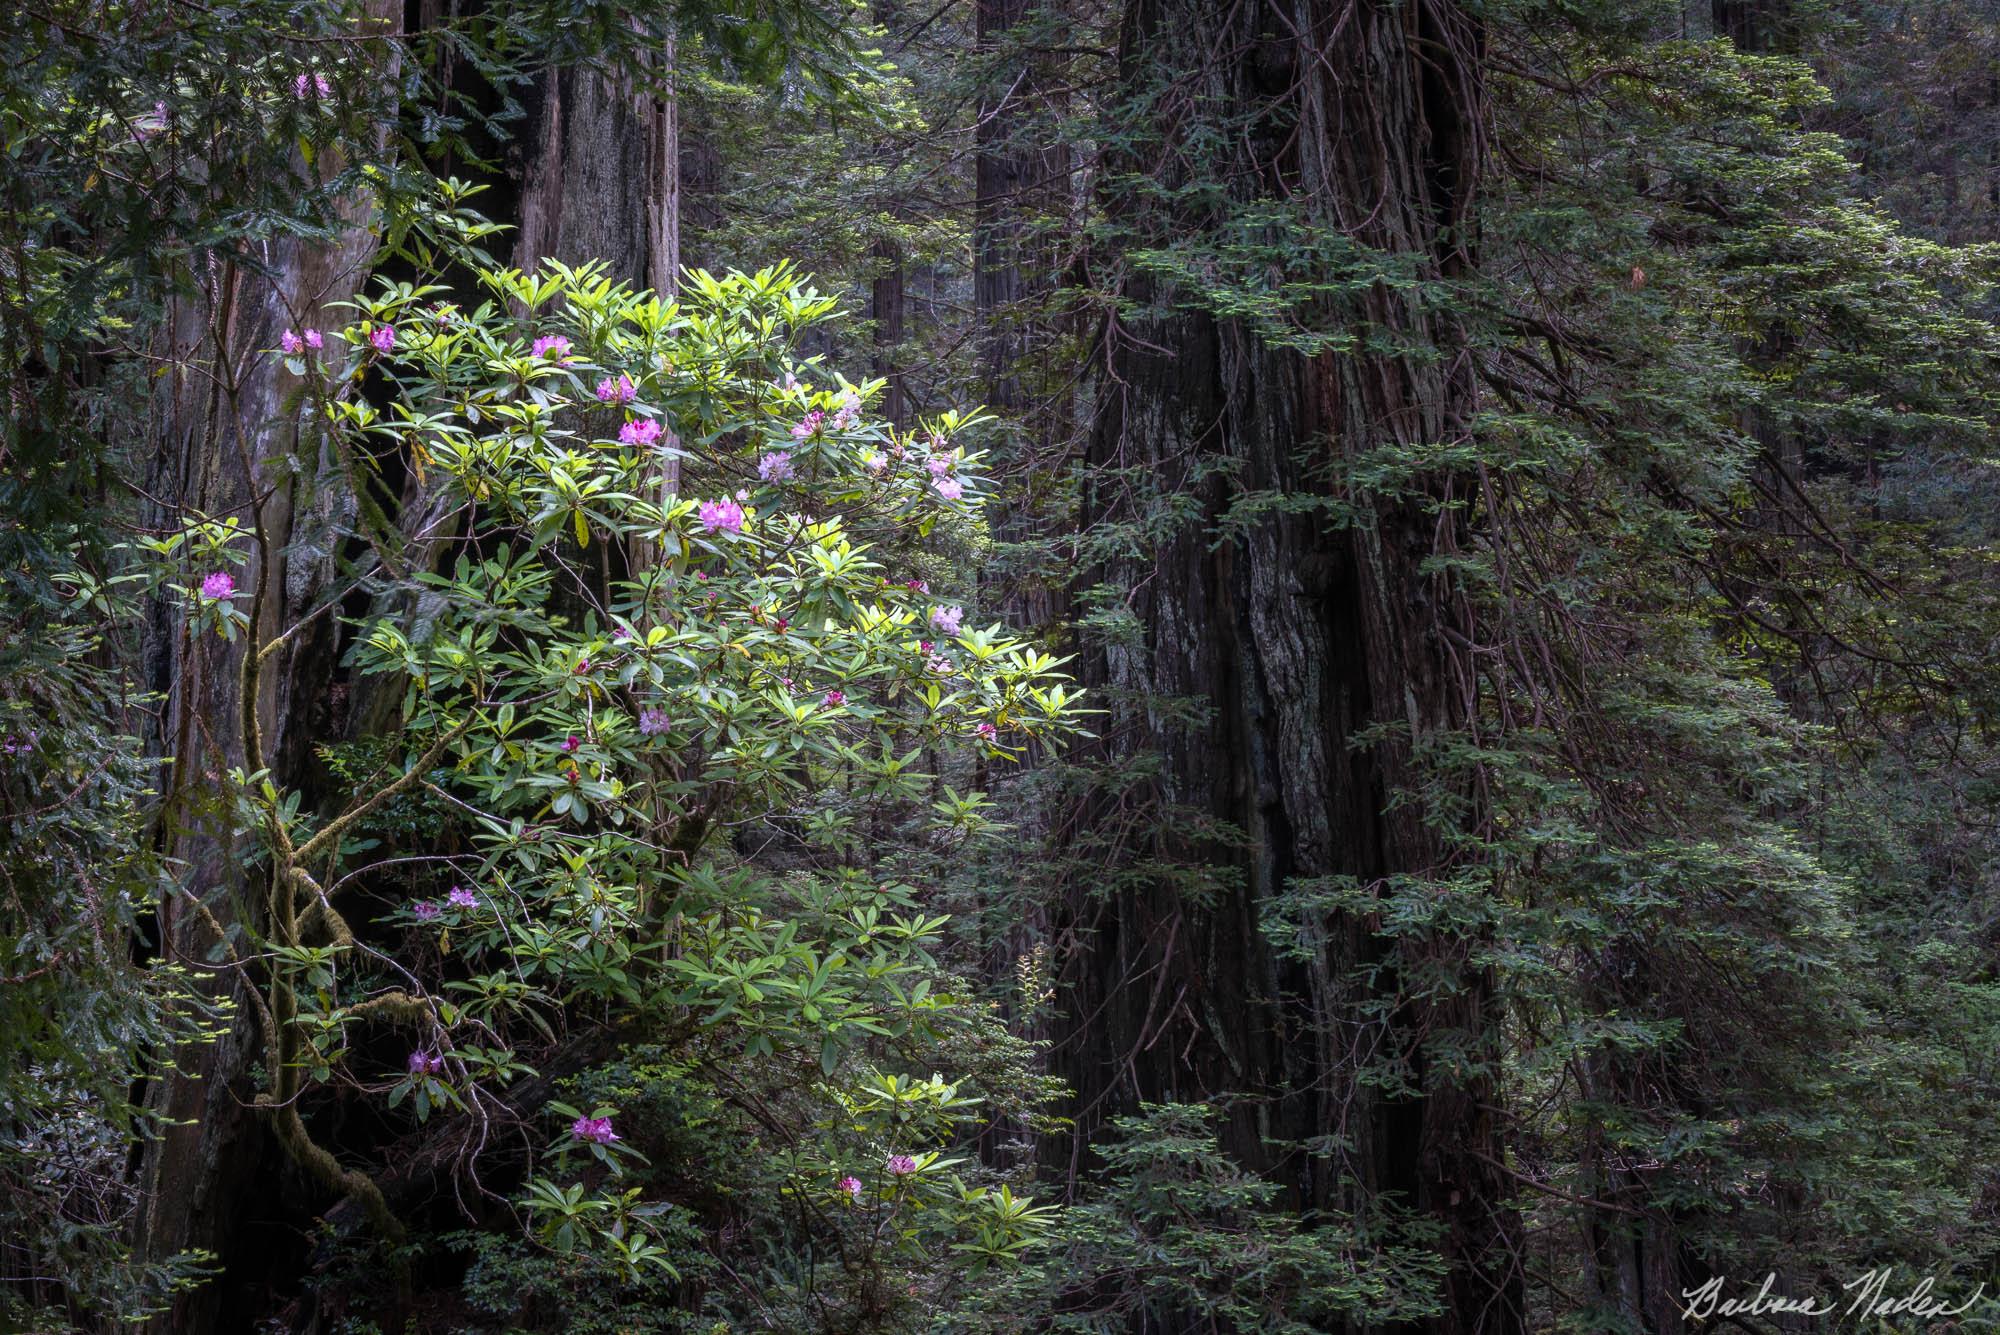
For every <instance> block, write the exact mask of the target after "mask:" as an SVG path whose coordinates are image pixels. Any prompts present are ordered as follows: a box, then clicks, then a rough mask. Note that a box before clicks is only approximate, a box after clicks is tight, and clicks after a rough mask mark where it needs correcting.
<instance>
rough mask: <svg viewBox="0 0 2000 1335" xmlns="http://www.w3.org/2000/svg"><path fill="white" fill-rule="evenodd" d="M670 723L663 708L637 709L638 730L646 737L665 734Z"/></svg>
mask: <svg viewBox="0 0 2000 1335" xmlns="http://www.w3.org/2000/svg"><path fill="white" fill-rule="evenodd" d="M671 726H672V724H671V722H670V721H669V720H668V718H667V711H666V710H664V709H642V710H640V711H639V731H640V732H641V733H643V734H645V735H646V736H648V737H659V736H663V735H665V733H666V731H667V729H668V728H669V727H671Z"/></svg>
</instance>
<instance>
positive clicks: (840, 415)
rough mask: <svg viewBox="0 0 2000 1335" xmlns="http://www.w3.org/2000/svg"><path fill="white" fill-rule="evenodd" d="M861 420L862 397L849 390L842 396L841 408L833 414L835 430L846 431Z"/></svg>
mask: <svg viewBox="0 0 2000 1335" xmlns="http://www.w3.org/2000/svg"><path fill="white" fill-rule="evenodd" d="M859 420H861V396H860V395H859V394H856V393H855V392H854V391H853V390H851V389H850V390H848V391H846V392H845V393H843V394H842V395H841V396H840V407H839V409H837V410H836V411H835V412H834V414H833V423H832V425H833V429H834V430H835V431H846V430H847V429H848V428H850V427H852V426H853V425H854V424H855V423H856V422H858V421H859Z"/></svg>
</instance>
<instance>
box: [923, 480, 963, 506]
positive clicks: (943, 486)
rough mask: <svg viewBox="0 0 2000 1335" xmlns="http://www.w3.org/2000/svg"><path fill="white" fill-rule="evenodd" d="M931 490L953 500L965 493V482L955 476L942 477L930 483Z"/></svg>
mask: <svg viewBox="0 0 2000 1335" xmlns="http://www.w3.org/2000/svg"><path fill="white" fill-rule="evenodd" d="M931 490H932V491H935V492H936V493H937V494H938V495H940V496H942V497H944V498H945V499H946V500H948V501H955V500H957V499H959V498H960V497H961V496H963V495H965V484H964V483H963V482H960V481H959V480H958V479H957V478H955V477H944V478H939V479H938V480H937V481H936V482H933V483H931Z"/></svg>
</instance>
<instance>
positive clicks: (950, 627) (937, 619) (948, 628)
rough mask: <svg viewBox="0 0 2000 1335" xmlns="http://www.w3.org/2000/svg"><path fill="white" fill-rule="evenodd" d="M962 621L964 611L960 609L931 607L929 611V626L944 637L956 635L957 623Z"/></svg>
mask: <svg viewBox="0 0 2000 1335" xmlns="http://www.w3.org/2000/svg"><path fill="white" fill-rule="evenodd" d="M964 619H965V609H964V608H962V607H933V608H932V609H931V624H932V625H933V626H936V627H937V628H938V629H939V630H940V631H942V632H944V633H945V634H946V635H956V634H958V625H959V622H961V621H963V620H964Z"/></svg>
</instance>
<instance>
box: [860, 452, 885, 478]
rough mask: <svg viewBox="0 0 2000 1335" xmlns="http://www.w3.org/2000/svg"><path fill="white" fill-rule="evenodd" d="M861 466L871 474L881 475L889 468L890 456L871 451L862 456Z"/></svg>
mask: <svg viewBox="0 0 2000 1335" xmlns="http://www.w3.org/2000/svg"><path fill="white" fill-rule="evenodd" d="M861 466H862V467H863V468H865V469H867V470H868V471H869V472H871V473H879V472H881V471H882V470H883V469H885V468H887V467H888V466H889V456H887V455H885V454H878V453H876V452H875V451H874V450H870V451H869V452H868V453H866V454H864V455H862V456H861Z"/></svg>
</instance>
